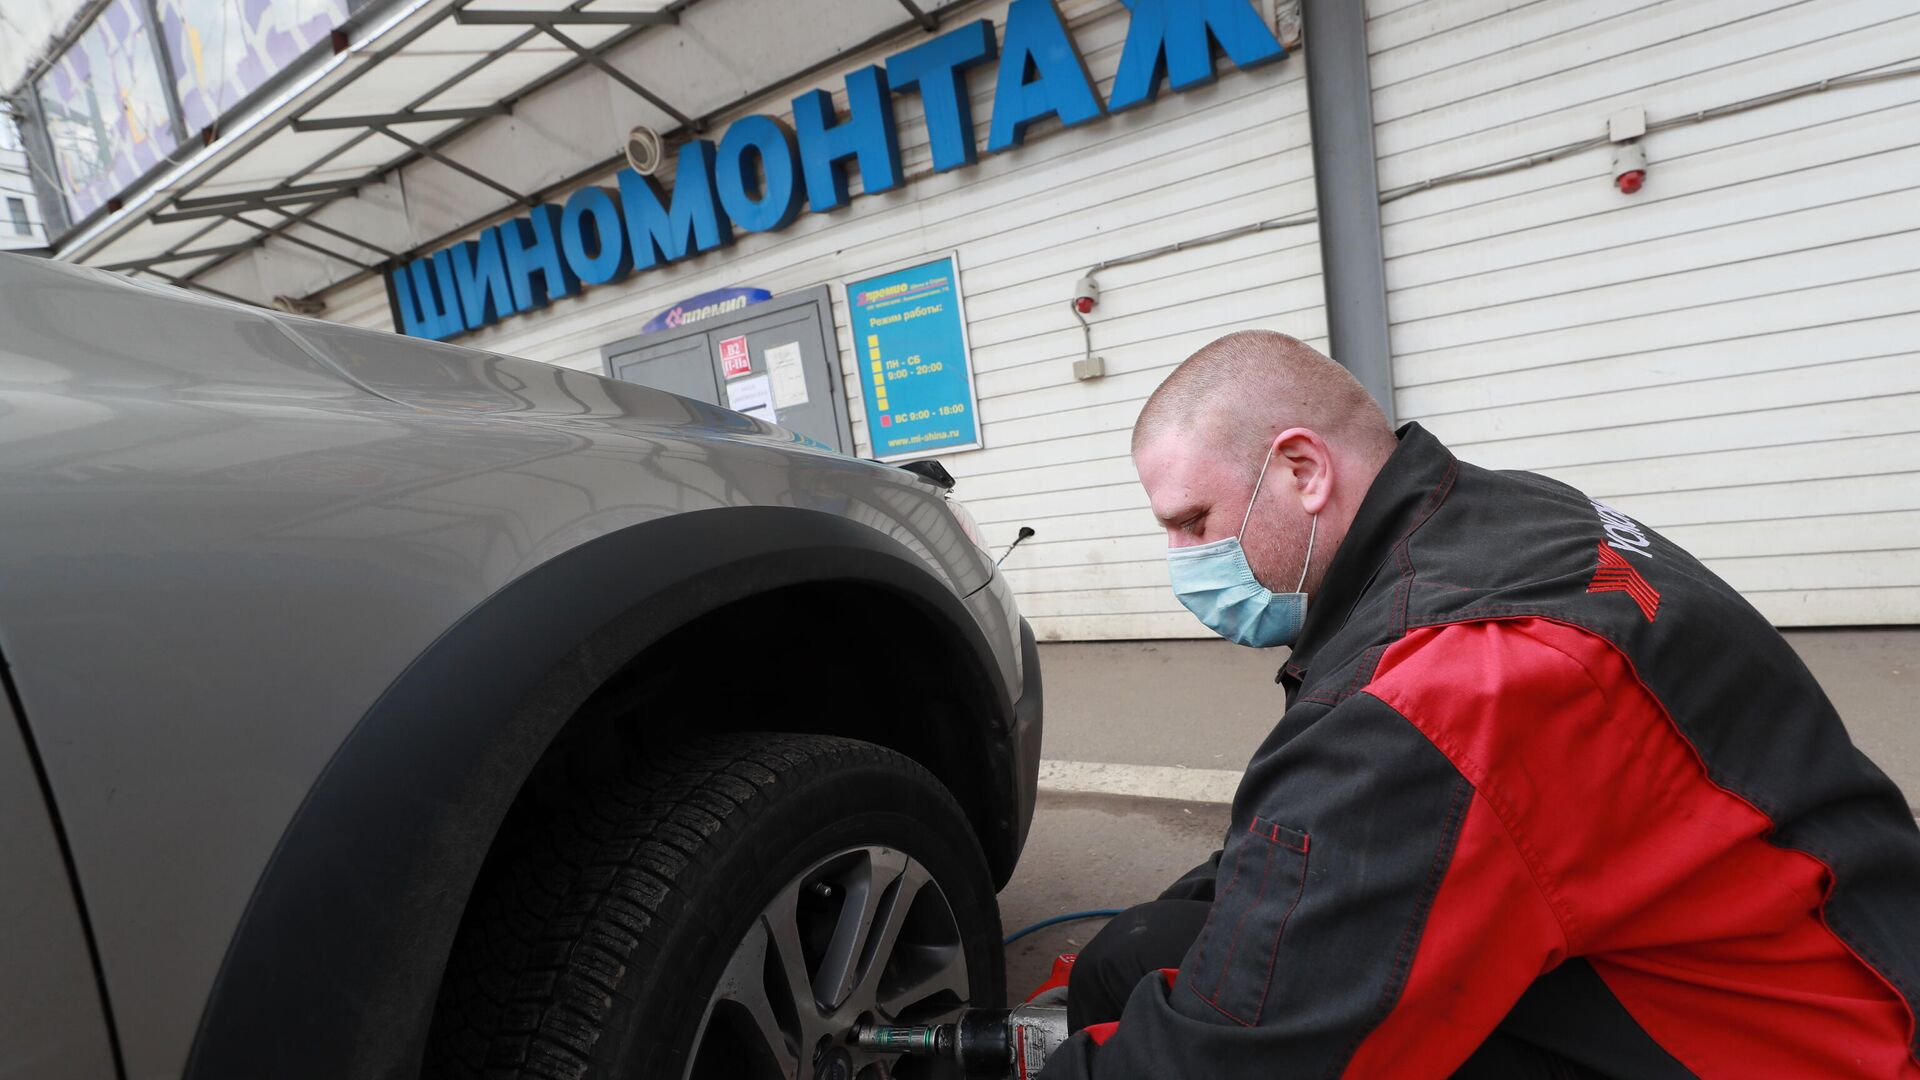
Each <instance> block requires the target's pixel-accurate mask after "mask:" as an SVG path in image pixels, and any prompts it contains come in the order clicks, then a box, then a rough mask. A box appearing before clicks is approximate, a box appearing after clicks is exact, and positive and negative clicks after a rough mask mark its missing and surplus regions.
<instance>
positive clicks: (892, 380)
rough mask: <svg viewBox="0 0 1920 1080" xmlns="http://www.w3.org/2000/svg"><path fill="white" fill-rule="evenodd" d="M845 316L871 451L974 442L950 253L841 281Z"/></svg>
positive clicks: (904, 451)
mask: <svg viewBox="0 0 1920 1080" xmlns="http://www.w3.org/2000/svg"><path fill="white" fill-rule="evenodd" d="M847 320H848V322H850V323H851V324H852V329H853V347H854V353H855V357H856V366H857V367H858V368H859V371H860V374H861V376H862V377H861V380H860V382H861V397H862V398H863V399H864V400H865V402H866V410H867V439H868V441H870V442H871V443H872V444H873V456H874V457H876V458H878V459H879V460H881V461H889V460H892V459H893V458H899V457H914V456H918V455H923V454H927V453H931V452H933V451H936V450H971V449H973V448H974V447H976V446H979V445H980V428H979V425H978V424H977V423H976V422H975V420H974V415H973V413H974V400H973V368H972V363H971V361H970V360H969V359H968V357H967V329H966V325H967V324H966V317H965V314H964V312H963V311H962V310H961V307H960V267H959V265H958V263H956V262H955V261H954V258H953V256H951V255H949V256H947V257H946V258H943V259H935V260H933V261H932V262H924V263H920V264H919V265H917V266H909V267H907V268H905V269H903V270H894V271H891V272H889V273H885V274H879V275H876V276H874V277H870V278H866V279H865V280H862V281H849V282H847Z"/></svg>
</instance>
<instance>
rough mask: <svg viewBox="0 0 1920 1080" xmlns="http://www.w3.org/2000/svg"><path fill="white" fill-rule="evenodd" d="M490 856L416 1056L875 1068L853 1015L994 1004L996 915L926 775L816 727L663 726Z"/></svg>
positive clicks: (546, 1066)
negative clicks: (645, 752)
mask: <svg viewBox="0 0 1920 1080" xmlns="http://www.w3.org/2000/svg"><path fill="white" fill-rule="evenodd" d="M531 833H532V835H531V836H523V837H521V838H520V839H519V841H518V842H517V843H516V844H515V845H514V846H513V849H512V851H511V852H510V854H509V856H508V857H507V858H504V859H496V860H494V862H492V863H490V865H489V868H488V870H487V872H486V873H484V874H483V879H482V882H481V883H480V885H479V887H478V888H477V890H476V895H475V898H474V901H473V904H472V906H471V907H470V909H469V915H468V916H467V918H466V919H465V920H464V922H463V924H462V928H461V931H460V935H459V939H458V941H457V942H456V945H455V950H454V956H453V959H452V960H451V961H450V963H449V968H448V973H447V976H446V980H445V983H444V985H443V988H442V992H441V1001H440V1005H439V1009H438V1012H437V1014H436V1017H435V1021H434V1029H433V1032H432V1037H431V1040H430V1050H429V1070H428V1071H429V1073H430V1074H435V1073H437V1074H438V1075H442V1076H450V1077H478V1076H485V1077H488V1078H497V1077H543V1078H553V1080H560V1078H567V1080H574V1078H579V1077H623V1078H635V1080H654V1078H659V1080H753V1078H757V1077H768V1078H773V1077H785V1078H798V1080H808V1078H811V1080H888V1078H900V1080H910V1078H913V1077H933V1076H938V1075H945V1074H942V1073H940V1072H938V1071H937V1070H938V1068H939V1066H940V1063H936V1062H932V1061H928V1060H913V1059H905V1060H903V1059H901V1058H900V1057H898V1056H897V1055H887V1054H876V1053H870V1052H865V1051H861V1050H859V1049H857V1048H856V1047H854V1046H853V1045H852V1042H851V1039H850V1035H851V1032H852V1029H853V1027H854V1026H855V1025H856V1024H857V1023H859V1022H861V1021H877V1022H880V1023H907V1024H918V1023H932V1022H938V1021H943V1020H947V1019H951V1018H952V1017H954V1016H955V1015H957V1014H958V1012H959V1010H960V1008H961V1007H962V1006H963V1005H973V1006H980V1007H997V1006H999V1005H1000V1004H1001V1002H1002V1001H1003V999H1004V981H1005V973H1004V958H1003V956H1002V952H1001V948H1000V915H999V908H998V905H997V903H996V901H995V899H994V895H993V885H992V880H991V877H990V875H989V874H988V871H987V866H986V861H985V858H984V857H983V855H982V854H981V851H980V847H979V843H978V841H977V840H976V839H975V837H974V834H973V831H972V829H971V828H970V827H969V826H968V824H967V820H966V817H965V815H964V814H963V813H962V812H961V810H960V807H959V806H958V804H956V803H955V802H954V799H953V797H952V795H950V794H949V793H948V792H947V791H946V789H945V788H944V787H943V786H942V785H941V784H940V782H939V781H938V780H936V779H934V777H933V776H932V775H931V774H930V773H928V772H927V771H926V770H925V769H923V768H921V767H920V766H919V765H917V764H915V763H914V762H913V761H911V760H909V759H907V758H905V757H903V756H901V755H900V754H897V753H894V752H893V751H890V750H887V749H884V748H882V747H878V746H874V745H871V744H868V743H861V742H855V741H853V740H849V739H839V738H830V737H825V736H814V735H781V734H741V735H728V736H722V737H716V738H709V739H703V740H699V741H695V742H690V743H685V744H681V745H679V746H677V747H674V748H672V749H670V750H667V751H664V752H662V753H659V754H656V755H653V756H651V757H649V758H648V759H647V760H645V761H644V762H640V763H636V764H635V765H633V766H631V767H630V768H626V769H622V770H620V771H619V773H618V774H617V775H615V776H614V777H612V778H610V779H607V780H604V781H602V782H601V783H600V784H598V785H597V786H596V787H594V788H593V789H590V790H587V791H583V792H577V793H575V794H574V795H573V796H572V797H571V798H569V799H568V800H567V802H566V804H565V806H564V808H563V809H561V810H559V811H557V812H550V813H548V814H547V815H546V818H545V820H544V821H543V822H541V823H540V826H539V827H538V828H536V829H534V830H531Z"/></svg>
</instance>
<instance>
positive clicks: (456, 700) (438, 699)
mask: <svg viewBox="0 0 1920 1080" xmlns="http://www.w3.org/2000/svg"><path fill="white" fill-rule="evenodd" d="M819 581H858V582H864V583H868V584H872V585H877V586H880V587H882V588H885V589H888V590H890V591H893V592H895V593H898V594H899V595H901V596H903V597H905V598H908V599H909V600H911V601H912V602H914V603H916V604H919V605H922V606H924V607H925V608H927V609H930V610H931V611H932V612H934V613H936V614H937V616H938V617H939V619H940V620H941V622H942V624H943V625H949V626H952V627H953V628H954V629H955V632H956V636H957V643H958V644H959V645H961V646H962V652H963V654H964V655H965V659H966V663H967V665H968V667H969V668H970V670H971V671H972V672H973V674H974V675H976V676H977V677H978V678H980V679H982V680H985V681H986V682H987V683H988V684H990V685H991V687H992V688H993V700H995V701H998V702H1002V703H1005V704H1006V706H1007V708H1006V711H1005V712H1004V713H1003V714H1002V715H999V716H996V717H993V718H992V722H993V723H995V724H998V725H1000V727H1001V728H1002V730H1009V729H1010V728H1011V725H1012V723H1013V719H1012V715H1011V707H1012V694H1011V692H1010V691H1009V688H1008V687H1007V686H1006V685H1005V683H1004V680H1003V679H1002V677H1001V675H1000V667H999V665H998V664H997V663H996V662H995V659H994V652H993V649H992V648H991V647H990V646H989V644H988V642H987V640H986V638H985V636H984V634H983V632H982V630H981V628H980V626H979V625H978V623H977V622H976V621H975V620H974V618H973V617H972V616H971V615H969V614H968V612H967V610H966V608H965V607H964V605H963V603H962V601H961V599H960V598H959V597H957V596H955V595H954V594H953V592H952V591H951V590H949V589H948V588H947V587H946V586H945V585H944V584H943V583H942V582H940V581H939V580H937V579H936V578H934V577H933V576H932V575H931V574H929V573H928V572H927V570H926V568H925V565H924V563H923V562H922V561H921V560H920V559H919V558H917V557H916V556H914V555H913V554H912V553H911V552H909V551H908V550H907V549H906V548H905V547H904V546H902V545H901V544H899V543H898V542H897V541H895V540H893V539H891V538H889V537H887V536H885V535H882V534H880V533H878V532H875V531H874V530H872V529H869V528H865V527H863V526H860V525H858V524H855V523H853V522H851V521H848V520H846V519H844V518H840V517H836V516H833V515H831V514H826V513H821V512H817V511H807V510H797V509H790V508H773V507H740V508H729V509H718V510H708V511H701V512H696V513H690V514H683V515H678V516H674V517H669V518H662V519H658V520H656V521H652V522H649V523H646V524H643V525H638V526H634V527H632V528H628V529H625V530H622V531H620V532H616V533H612V534H610V535H607V536H603V537H600V538H598V539H596V540H593V541H590V542H588V543H585V544H582V545H580V546H579V547H577V548H574V549H572V550H570V551H568V552H566V553H565V554H563V555H560V556H557V557H555V558H553V559H551V560H548V561H547V562H546V563H544V564H542V565H541V566H539V567H538V568H536V569H535V570H533V571H531V572H530V573H528V574H526V575H525V576H523V577H521V578H520V579H518V580H516V581H515V582H513V583H512V584H511V585H509V586H508V587H506V588H504V589H502V590H501V591H500V592H499V593H498V594H496V595H495V596H494V597H492V598H491V599H489V600H488V601H487V602H485V603H484V604H482V605H480V606H479V607H478V608H476V609H475V610H474V611H473V612H471V613H470V614H469V615H468V616H466V617H465V618H463V619H461V620H460V621H459V622H458V623H457V624H456V625H454V626H453V627H451V628H450V629H448V630H447V632H446V633H445V634H444V635H443V636H442V637H441V638H440V639H439V640H438V641H436V642H434V644H433V645H432V647H431V648H429V649H428V650H427V651H426V652H425V653H423V654H422V655H421V656H419V657H418V658H417V659H416V660H415V661H414V662H413V663H412V664H411V665H410V666H409V667H408V668H407V670H406V672H405V673H404V674H403V675H402V676H401V677H400V678H399V679H398V680H397V681H396V682H395V683H394V684H393V685H392V686H391V687H390V688H389V689H388V691H387V692H386V693H385V694H384V695H382V696H381V698H380V699H379V701H378V702H377V703H376V704H375V705H374V707H373V708H372V709H371V710H369V711H368V712H367V714H366V715H365V716H364V717H363V718H362V719H361V720H360V722H359V723H358V725H357V726H356V727H355V728H354V730H353V732H352V734H351V735H350V736H349V737H348V738H347V739H346V741H345V742H344V743H343V744H342V745H341V746H340V748H339V751H338V752H337V753H336V754H335V756H334V758H333V759H332V761H331V762H329V763H328V765H327V767H326V769H325V771H324V772H323V773H322V775H321V777H320V779H319V781H318V782H317V783H316V784H315V785H314V787H313V788H312V790H311V791H310V793H309V794H308V796H307V798H306V800H305V801H304V803H303V804H302V806H301V807H300V810H299V812H298V813H297V815H296V816H295V817H294V819H293V821H292V822H291V824H290V825H289V826H288V828H287V830H286V832H285V834H284V836H283V837H282V840H281V842H280V845H279V847H278V849H277V850H276V852H275V853H274V856H273V858H272V860H271V862H270V863H269V864H268V866H267V869H266V871H265V873H264V874H263V875H262V876H261V878H260V880H259V883H258V886H257V887H256V889H255V891H254V894H253V897H252V899H251V901H250V902H249V904H248V906H247V910H246V914H245V916H244V917H243V919H242V920H241V924H240V928H239V931H238V933H236V934H235V936H234V938H233V941H232V944H231V946H230V948H229V949H228V952H227V955H226V958H225V961H224V963H223V964H222V967H221V970H220V975H219V978H218V979H217V981H216V983H215V985H214V989H213V993H212V995H211V997H210V999H209V1001H208V1003H207V1007H206V1010H205V1012H204V1014H203V1018H202V1022H201V1026H200V1030H199V1033H198V1036H197V1038H196V1040H195V1044H194V1050H193V1053H192V1056H191V1058H190V1060H189V1065H188V1069H187V1075H189V1076H193V1077H208V1078H215V1077H231V1076H275V1077H294V1076H316V1077H321V1076H324V1077H339V1076H355V1077H360V1076H382V1077H384V1076H393V1077H399V1076H403V1075H404V1076H413V1075H417V1073H418V1069H419V1064H420V1054H421V1051H422V1047H423V1044H424V1038H425V1034H426V1031H427V1027H428V1023H429V1021H430V1018H431V1015H432V1010H433V1006H434V1000H435V996H436V994H437V991H438V987H439V982H440V976H441V969H442V966H443V964H444V962H445V957H446V955H447V952H448V949H449V947H450V944H451V941H452V939H453V935H454V932H455V930H456V928H457V927H458V924H459V921H460V916H461V911H462V908H463V906H464V904H465V902H466V898H467V893H468V890H469V889H470V887H471V885H472V882H473V880H474V878H475V877H476V876H477V874H478V872H479V869H480V866H481V863H482V861H483V859H484V857H485V855H486V852H487V849H488V846H489V844H490V842H491V840H492V837H493V835H494V832H495V830H496V829H497V827H498V826H499V824H500V822H501V820H502V819H503V818H504V816H505V814H506V811H507V809H508V807H509V806H510V804H511V802H512V800H513V798H514V796H515V795H516V793H517V792H518V790H519V788H520V785H521V783H522V781H523V780H524V778H525V777H526V776H527V775H528V773H529V772H530V771H531V769H532V767H533V765H534V763H535V762H536V761H537V759H538V758H539V756H540V754H541V753H542V751H543V750H544V749H545V748H546V746H547V745H548V743H549V742H550V741H551V740H552V738H553V737H554V735H555V734H556V733H557V732H558V731H559V730H560V728H561V726H562V725H563V724H564V723H565V722H566V720H567V719H568V718H569V716H571V715H572V713H573V711H574V710H575V709H576V708H577V707H578V706H579V704H580V703H582V702H584V701H585V700H586V699H587V697H588V696H589V695H590V694H591V693H592V692H593V691H594V689H595V688H597V687H598V686H600V685H601V684H602V683H603V682H604V681H605V680H606V678H607V677H608V676H609V675H611V674H612V673H613V672H614V671H616V670H617V669H618V668H619V667H620V666H621V665H623V664H625V663H626V662H627V661H628V660H629V659H630V658H632V657H633V656H635V655H637V654H638V653H639V652H640V651H641V650H643V649H644V648H645V647H646V646H647V645H648V644H650V643H651V642H653V641H657V640H659V639H660V638H661V637H663V636H664V635H666V634H667V633H670V632H671V631H672V630H673V629H674V628H676V627H678V626H681V625H684V624H685V623H686V622H687V621H689V620H691V619H693V618H695V617H697V616H699V615H701V614H703V613H705V612H709V611H713V610H717V609H719V608H720V607H723V606H725V605H726V604H727V603H729V602H732V601H735V600H738V599H742V598H745V597H748V596H751V595H754V594H756V593H759V592H761V591H764V590H767V589H772V588H778V587H780V586H783V585H792V584H798V583H803V582H819Z"/></svg>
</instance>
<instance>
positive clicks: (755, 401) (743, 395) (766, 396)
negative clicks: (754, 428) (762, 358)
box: [727, 375, 780, 424]
mask: <svg viewBox="0 0 1920 1080" xmlns="http://www.w3.org/2000/svg"><path fill="white" fill-rule="evenodd" d="M727 408H729V409H732V410H733V411H734V412H737V413H746V414H747V415H748V416H751V417H753V418H754V419H755V420H765V421H766V422H767V423H769V424H777V423H779V422H780V414H779V413H777V412H775V411H774V408H773V386H772V384H771V383H770V381H769V380H768V378H767V376H765V375H755V376H753V377H752V378H750V379H741V380H739V381H738V382H730V383H728V384H727Z"/></svg>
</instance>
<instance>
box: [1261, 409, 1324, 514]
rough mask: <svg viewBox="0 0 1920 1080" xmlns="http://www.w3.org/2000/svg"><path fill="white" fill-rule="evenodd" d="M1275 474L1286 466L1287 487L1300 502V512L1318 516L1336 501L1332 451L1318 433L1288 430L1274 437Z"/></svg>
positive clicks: (1311, 430)
mask: <svg viewBox="0 0 1920 1080" xmlns="http://www.w3.org/2000/svg"><path fill="white" fill-rule="evenodd" d="M1273 464H1274V466H1275V471H1276V472H1277V471H1279V469H1280V468H1282V467H1284V468H1285V469H1286V470H1287V474H1288V475H1287V478H1288V480H1289V483H1288V488H1289V489H1290V490H1291V491H1292V492H1293V494H1294V497H1295V498H1297V499H1299V500H1300V509H1302V510H1304V511H1306V512H1307V513H1309V514H1318V513H1319V512H1320V511H1322V510H1325V509H1326V508H1327V504H1328V503H1329V502H1331V501H1332V500H1333V483H1334V467H1333V451H1332V450H1331V449H1329V448H1328V446H1327V441H1326V440H1325V439H1323V438H1321V437H1320V434H1319V432H1316V431H1314V430H1313V429H1311V428H1302V427H1296V428H1288V429H1287V430H1285V431H1283V432H1281V433H1280V434H1278V435H1276V436H1274V438H1273Z"/></svg>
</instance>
